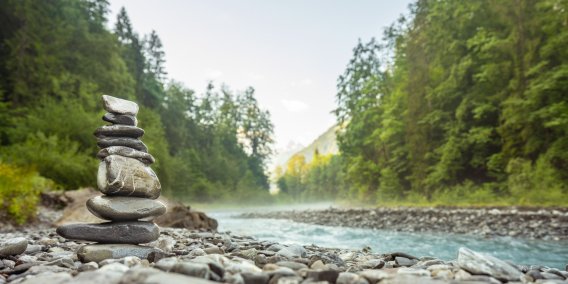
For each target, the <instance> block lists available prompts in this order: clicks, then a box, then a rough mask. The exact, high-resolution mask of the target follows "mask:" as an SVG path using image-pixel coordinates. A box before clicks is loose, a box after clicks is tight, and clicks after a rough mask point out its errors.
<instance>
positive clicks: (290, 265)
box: [276, 261, 308, 270]
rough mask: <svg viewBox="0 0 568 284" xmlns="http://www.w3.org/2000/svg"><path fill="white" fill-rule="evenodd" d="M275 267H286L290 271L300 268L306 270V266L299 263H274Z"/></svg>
mask: <svg viewBox="0 0 568 284" xmlns="http://www.w3.org/2000/svg"><path fill="white" fill-rule="evenodd" d="M276 265H278V266H281V267H288V268H290V269H293V270H300V269H302V268H308V266H307V265H305V264H303V263H299V262H294V261H279V262H277V263H276Z"/></svg>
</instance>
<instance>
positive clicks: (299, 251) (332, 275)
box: [0, 228, 568, 284]
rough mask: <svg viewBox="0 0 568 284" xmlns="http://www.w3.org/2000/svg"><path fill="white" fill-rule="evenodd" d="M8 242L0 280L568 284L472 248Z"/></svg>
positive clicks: (49, 235)
mask: <svg viewBox="0 0 568 284" xmlns="http://www.w3.org/2000/svg"><path fill="white" fill-rule="evenodd" d="M0 240H1V241H0V260H1V261H0V283H14V284H15V283H26V284H29V283H41V284H45V283H105V284H112V283H196V284H199V283H219V282H222V283H243V284H256V283H260V284H278V283H280V284H284V283H287V284H292V283H338V284H355V283H357V284H367V283H531V282H536V283H568V280H566V279H567V278H568V272H566V271H561V270H558V269H554V268H548V267H543V266H538V265H532V266H529V265H516V264H512V263H509V262H506V261H502V260H499V259H496V258H494V257H491V256H489V255H484V254H481V253H478V252H474V251H471V250H468V249H466V248H462V249H460V250H459V251H458V252H456V259H455V260H452V261H443V260H440V259H436V258H431V257H415V256H412V255H408V254H405V253H401V252H392V253H381V254H379V253H373V252H371V251H368V250H346V249H329V248H322V247H317V246H314V245H311V246H300V245H282V244H278V243H274V242H269V241H259V240H256V239H253V238H251V237H246V236H237V235H234V234H231V233H217V232H207V231H196V230H187V229H174V228H163V229H162V232H161V234H160V238H159V239H158V240H157V241H155V242H153V243H151V244H150V246H153V247H155V248H156V249H155V253H153V254H151V255H147V256H145V257H136V256H127V257H122V258H119V259H107V260H101V261H98V262H94V261H91V262H82V261H81V260H84V258H85V257H86V255H85V254H80V255H79V256H78V255H77V251H78V250H80V249H79V248H80V247H81V246H82V245H83V244H84V243H83V242H81V241H71V240H66V239H64V238H62V237H60V236H58V235H56V234H55V232H54V230H53V229H43V230H29V231H25V232H23V231H19V232H11V233H4V234H0ZM84 253H85V252H84ZM86 253H87V254H88V252H86ZM87 257H92V256H87Z"/></svg>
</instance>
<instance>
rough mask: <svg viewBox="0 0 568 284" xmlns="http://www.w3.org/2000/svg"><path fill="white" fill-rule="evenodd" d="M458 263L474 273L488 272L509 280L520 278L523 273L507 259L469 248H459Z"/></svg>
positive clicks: (487, 273)
mask: <svg viewBox="0 0 568 284" xmlns="http://www.w3.org/2000/svg"><path fill="white" fill-rule="evenodd" d="M458 265H459V266H460V267H461V268H462V269H465V270H467V271H468V272H470V273H472V274H486V275H491V276H493V277H495V278H497V279H502V280H507V281H516V280H519V279H520V278H521V275H522V273H521V272H520V271H519V270H518V269H517V268H515V267H513V266H512V265H510V264H509V263H507V262H505V261H502V260H500V259H498V258H496V257H493V256H490V255H485V254H481V253H478V252H475V251H472V250H470V249H467V248H460V249H459V251H458Z"/></svg>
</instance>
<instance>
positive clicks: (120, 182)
mask: <svg viewBox="0 0 568 284" xmlns="http://www.w3.org/2000/svg"><path fill="white" fill-rule="evenodd" d="M97 185H98V187H99V190H100V191H101V192H102V193H104V194H107V195H112V196H132V197H145V198H150V199H156V198H158V197H159V196H160V192H161V185H160V181H159V180H158V177H157V176H156V174H155V173H154V171H153V170H152V169H151V168H150V167H147V166H146V165H144V164H143V163H142V162H140V161H138V160H136V159H132V158H127V157H122V156H118V155H110V156H108V157H106V158H105V159H104V160H103V161H102V162H101V163H100V164H99V171H98V175H97Z"/></svg>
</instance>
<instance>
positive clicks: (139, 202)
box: [57, 95, 166, 262]
mask: <svg viewBox="0 0 568 284" xmlns="http://www.w3.org/2000/svg"><path fill="white" fill-rule="evenodd" d="M103 104H104V108H105V110H106V111H108V113H107V114H105V115H104V116H103V120H105V121H107V122H110V123H112V124H111V125H105V126H102V127H100V128H98V129H97V130H96V131H95V136H96V137H97V145H98V146H99V147H100V148H102V149H101V150H100V151H99V153H98V154H97V157H98V158H99V159H100V160H101V163H100V164H99V170H98V175H97V186H98V188H99V190H100V191H101V192H102V193H103V194H104V195H101V196H96V197H93V198H91V199H89V200H88V201H87V208H88V209H89V211H90V212H91V213H93V214H94V215H95V216H97V217H99V218H101V219H105V220H109V221H110V222H105V223H97V224H70V225H63V226H60V227H59V228H57V233H58V234H59V235H61V236H62V237H65V238H68V239H74V240H84V241H90V242H97V243H99V244H90V245H85V246H82V247H81V248H80V249H79V250H78V252H77V255H78V257H79V259H80V260H81V261H83V262H90V261H96V262H98V261H101V260H103V259H107V258H122V257H125V256H138V257H140V258H146V259H149V260H152V258H154V257H156V254H158V253H159V250H158V249H155V248H153V247H149V246H140V245H138V244H143V243H149V242H152V241H154V240H156V239H158V237H159V235H160V230H159V228H158V226H156V224H154V223H153V222H149V221H142V220H145V219H148V218H151V217H156V216H159V215H162V214H164V213H165V212H166V206H165V205H164V204H163V203H162V202H160V201H158V200H156V199H157V198H158V197H159V196H160V191H161V186H160V181H159V180H158V177H157V176H156V174H155V173H154V171H153V170H152V169H151V168H150V166H149V165H150V164H152V163H154V157H152V155H150V154H149V153H148V149H147V147H146V145H145V144H144V143H143V142H142V141H140V139H139V138H140V137H141V136H142V135H143V134H144V130H142V129H141V128H138V127H136V125H137V123H138V121H137V119H136V114H137V113H138V105H137V104H136V103H134V102H131V101H127V100H123V99H119V98H115V97H111V96H106V95H104V96H103Z"/></svg>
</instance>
